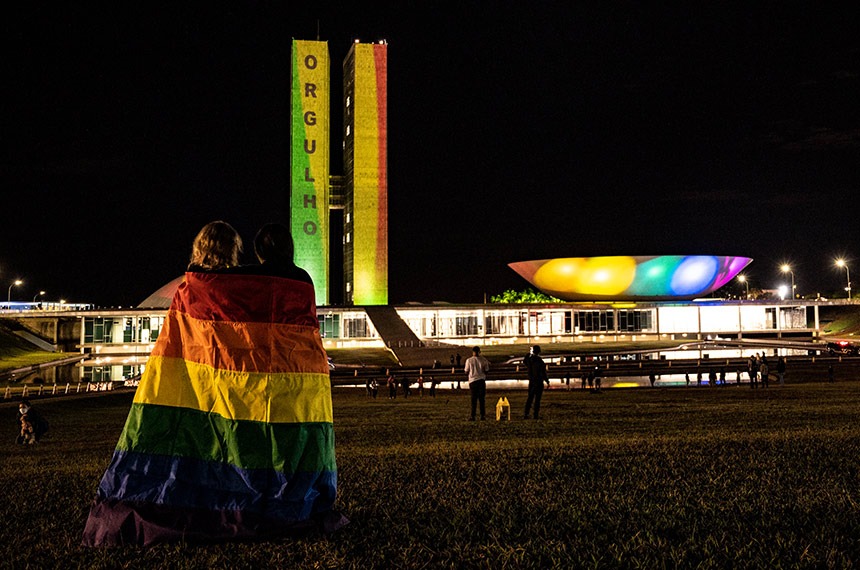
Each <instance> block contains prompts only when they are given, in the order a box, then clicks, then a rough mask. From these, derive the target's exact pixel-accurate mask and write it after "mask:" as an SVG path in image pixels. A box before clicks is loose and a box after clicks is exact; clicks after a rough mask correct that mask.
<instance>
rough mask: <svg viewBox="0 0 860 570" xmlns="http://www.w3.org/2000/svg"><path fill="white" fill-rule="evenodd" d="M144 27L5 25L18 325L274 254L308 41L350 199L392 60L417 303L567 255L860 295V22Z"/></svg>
mask: <svg viewBox="0 0 860 570" xmlns="http://www.w3.org/2000/svg"><path fill="white" fill-rule="evenodd" d="M118 4H119V3H99V4H95V3H84V2H73V3H68V4H58V5H50V6H49V5H48V4H46V3H33V2H24V3H18V4H16V5H14V6H13V7H12V8H8V7H7V8H6V9H5V10H6V12H7V13H6V14H4V18H3V20H2V24H0V25H2V32H3V33H2V40H0V41H2V45H3V54H4V56H3V63H2V69H3V79H4V81H3V91H2V97H3V102H2V106H0V117H2V124H0V135H2V145H0V184H2V188H3V198H4V204H3V209H2V217H0V244H2V245H0V284H2V288H0V291H2V290H3V289H5V288H7V287H8V286H9V284H10V283H11V282H12V281H13V280H14V279H16V278H21V279H24V280H25V285H24V286H23V287H20V288H13V294H12V298H13V300H14V299H18V300H29V299H32V297H33V296H34V295H35V294H36V293H38V291H39V290H46V291H47V294H46V296H45V297H46V298H47V299H52V300H53V299H59V298H63V299H66V300H69V301H73V302H88V303H94V304H96V305H99V306H105V307H110V306H129V305H136V304H137V303H139V302H140V301H141V300H143V299H144V298H145V297H146V296H148V295H149V293H150V292H152V291H154V290H155V289H157V288H158V287H160V286H161V285H163V284H164V283H166V282H167V281H169V280H170V279H172V278H173V277H175V276H177V275H179V274H180V273H181V272H182V271H183V270H184V268H185V265H186V264H187V260H188V255H189V253H190V246H191V241H192V240H193V238H194V236H195V234H196V233H197V231H198V230H199V229H200V227H201V226H202V225H204V224H205V223H206V222H208V221H211V220H214V219H224V220H226V221H228V222H230V223H232V224H233V225H234V226H235V227H236V228H237V229H238V230H239V231H240V232H241V233H242V235H243V237H244V238H245V240H246V243H247V244H249V245H250V242H251V240H252V238H253V235H254V232H255V231H256V229H257V227H259V226H260V225H261V224H263V223H265V222H269V221H278V220H280V221H287V220H288V211H287V208H288V200H287V192H288V185H289V153H288V141H289V123H288V113H289V90H288V89H289V78H290V69H289V66H290V42H291V39H292V38H297V39H310V40H312V39H317V35H319V39H321V40H326V41H328V42H329V52H330V56H331V64H332V65H331V67H332V77H331V79H332V98H331V99H332V125H333V127H334V128H333V131H334V132H333V133H332V146H333V148H332V153H331V156H332V168H333V173H335V174H340V173H341V172H342V170H341V163H340V148H341V145H340V142H341V138H340V136H339V133H340V120H341V119H340V108H339V105H340V98H341V91H340V89H341V62H342V60H343V58H344V56H345V55H346V53H347V50H348V48H349V44H350V43H351V42H352V40H353V39H354V38H360V39H361V40H362V41H366V42H370V41H375V40H377V39H380V38H384V39H386V40H387V41H388V44H389V47H388V50H389V51H388V56H389V69H388V77H389V83H388V86H389V92H388V97H389V109H388V111H389V192H390V193H389V204H390V208H389V217H390V222H389V224H390V225H389V240H390V242H389V248H390V255H389V290H390V295H389V300H390V302H391V303H403V302H407V301H419V302H431V301H450V302H467V303H473V302H474V303H480V302H483V300H484V296H485V294H486V295H487V296H489V295H493V294H498V293H500V292H502V291H504V290H505V289H508V288H515V289H525V288H526V287H527V286H528V283H527V282H526V281H524V280H523V279H522V278H520V277H519V276H518V275H517V274H515V273H514V272H513V271H512V270H511V269H510V268H508V267H507V263H509V262H511V261H520V260H527V259H543V258H549V257H566V256H596V255H613V254H624V255H657V254H717V255H743V256H749V257H752V258H753V259H754V261H753V263H752V265H751V266H750V267H749V268H748V270H747V272H746V273H747V274H748V275H749V278H750V284H751V286H752V287H764V288H774V287H776V286H777V285H778V284H779V283H784V282H786V280H785V278H784V277H783V276H782V275H781V274H780V272H779V265H780V264H781V263H783V262H789V263H791V264H792V267H793V268H794V272H795V278H796V284H797V290H798V292H799V293H809V292H815V291H820V292H822V293H824V294H827V295H829V294H831V293H833V292H835V291H838V292H839V294H841V295H844V291H842V289H841V288H842V287H844V286H845V271H844V269H843V270H840V269H838V268H836V267H834V264H833V260H834V259H835V258H837V257H840V256H844V257H845V258H847V259H849V260H850V261H849V264H850V267H851V269H852V272H853V271H856V275H857V277H856V280H857V282H858V283H860V235H858V234H860V225H858V214H860V202H858V199H857V191H858V189H860V105H858V101H860V98H858V95H860V75H858V74H860V21H858V19H857V17H856V13H855V11H854V10H848V9H846V10H845V11H840V9H839V8H837V7H834V6H830V7H826V8H824V7H820V5H818V4H814V3H808V4H806V3H792V4H791V6H790V7H784V6H782V4H781V3H772V4H770V3H768V4H763V5H759V4H758V3H738V4H737V5H732V6H723V5H721V4H722V3H712V4H709V5H699V4H700V3H678V5H676V6H674V7H665V6H664V5H663V4H662V3H661V4H660V7H655V6H647V5H643V3H629V4H628V3H615V2H612V3H607V2H601V3H597V2H595V3H575V4H576V5H575V6H568V4H574V3H567V2H555V3H545V2H529V3H524V2H523V3H516V8H504V7H500V6H504V5H505V4H510V5H513V4H514V3H493V5H492V7H491V6H489V5H485V4H483V3H468V2H466V3H460V4H457V6H459V7H458V8H457V9H456V10H452V9H451V8H450V6H448V5H445V4H439V3H434V4H433V6H434V7H433V8H432V9H431V8H425V7H419V8H415V7H414V6H410V3H402V2H401V3H398V4H394V6H396V7H394V8H387V7H386V3H384V2H374V3H371V5H372V6H374V7H373V8H372V9H370V10H369V11H366V12H365V13H362V12H361V10H359V9H358V8H355V7H354V6H355V5H359V4H361V3H360V2H358V3H352V4H353V7H350V8H348V9H347V10H345V11H343V10H340V11H339V10H333V9H326V8H321V7H319V6H321V4H317V3H310V2H308V3H304V4H305V5H306V7H300V6H301V4H302V3H299V2H290V3H289V4H286V3H237V6H241V7H238V8H233V9H226V8H216V7H211V6H209V5H207V4H204V3H201V4H199V5H196V6H192V4H191V3H176V4H180V5H178V6H174V5H172V4H173V3H164V4H163V5H159V6H158V7H154V6H153V5H145V4H146V3H122V5H118ZM344 4H348V3H344ZM688 4H689V5H688ZM287 6H290V7H291V9H288V8H287ZM452 6H453V4H452ZM248 249H249V248H246V250H248ZM248 253H249V252H248ZM245 261H248V262H250V261H251V256H250V255H246V259H245ZM853 275H854V273H852V277H853ZM737 290H738V291H740V290H741V289H740V288H738V289H737ZM855 290H860V286H858V287H855ZM4 292H6V291H4Z"/></svg>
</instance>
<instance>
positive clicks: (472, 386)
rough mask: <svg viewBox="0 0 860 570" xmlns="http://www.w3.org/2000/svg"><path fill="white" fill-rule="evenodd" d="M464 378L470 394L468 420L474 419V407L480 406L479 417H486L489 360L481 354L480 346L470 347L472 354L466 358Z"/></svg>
mask: <svg viewBox="0 0 860 570" xmlns="http://www.w3.org/2000/svg"><path fill="white" fill-rule="evenodd" d="M463 370H464V371H465V372H466V380H467V381H468V383H469V392H470V393H471V396H472V414H471V415H470V416H469V421H475V411H476V408H478V407H480V410H481V419H482V420H483V419H486V412H485V410H486V400H487V372H489V370H490V361H489V360H487V359H486V358H484V357H483V356H481V347H479V346H476V347H475V348H473V349H472V356H470V357H469V358H467V359H466V366H465V368H464V369H463Z"/></svg>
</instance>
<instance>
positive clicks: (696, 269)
mask: <svg viewBox="0 0 860 570" xmlns="http://www.w3.org/2000/svg"><path fill="white" fill-rule="evenodd" d="M751 261H752V259H750V258H749V257H736V256H720V255H656V256H655V255H650V256H632V257H631V256H621V255H617V256H608V257H558V258H555V259H538V260H532V261H517V262H514V263H509V264H508V267H510V268H511V269H513V270H514V271H516V272H517V273H519V274H520V275H521V276H522V277H523V278H525V279H526V280H527V281H528V282H529V283H531V284H532V285H534V286H535V287H537V288H538V289H539V290H540V291H542V292H544V293H546V294H547V295H552V296H553V297H558V298H559V299H563V300H565V301H668V300H683V299H693V298H695V297H703V296H706V295H709V294H710V293H713V292H714V291H716V290H717V289H719V288H720V287H722V286H723V285H725V284H726V283H728V282H729V281H731V280H732V279H734V277H735V275H737V274H738V273H740V271H741V270H742V269H743V268H744V267H746V266H747V265H749V263H750V262H751Z"/></svg>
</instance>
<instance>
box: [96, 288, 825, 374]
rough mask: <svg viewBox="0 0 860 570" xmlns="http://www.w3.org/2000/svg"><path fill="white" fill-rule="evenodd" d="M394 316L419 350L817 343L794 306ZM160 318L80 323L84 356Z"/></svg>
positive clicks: (364, 331)
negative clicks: (425, 346)
mask: <svg viewBox="0 0 860 570" xmlns="http://www.w3.org/2000/svg"><path fill="white" fill-rule="evenodd" d="M395 310H396V311H397V314H398V315H399V316H400V318H401V319H402V320H403V322H404V323H405V324H406V325H407V326H408V327H409V329H411V331H412V332H413V333H414V334H415V336H416V337H417V338H418V340H419V341H422V342H437V341H438V342H445V341H447V340H452V339H453V340H456V341H457V342H460V343H466V342H467V343H469V344H498V343H513V342H522V341H523V340H524V339H526V338H538V337H542V338H547V339H550V341H557V342H562V341H565V342H576V341H578V340H582V341H586V340H589V341H592V340H595V339H601V340H603V341H606V342H611V341H612V340H613V339H621V338H624V337H630V336H635V337H638V338H646V337H648V336H651V337H653V338H657V337H678V338H681V337H683V338H691V337H692V338H695V337H697V336H699V337H704V336H709V335H711V334H719V335H720V336H727V337H728V336H735V337H738V338H741V337H742V336H743V335H747V334H767V335H778V334H781V333H782V332H791V333H805V334H809V335H810V336H814V335H815V334H817V332H816V331H817V329H818V317H817V308H816V307H815V306H814V305H810V306H807V305H795V304H790V305H785V306H782V305H779V304H748V303H742V302H738V303H708V304H703V305H698V304H696V303H690V304H671V305H670V304H653V305H635V306H630V307H623V308H621V307H619V308H613V307H608V306H600V305H586V306H578V305H571V306H555V305H551V306H543V305H541V306H538V305H525V306H522V305H499V306H495V305H463V306H445V307H439V306H432V305H431V306H421V305H418V306H403V307H395ZM317 316H318V319H319V327H320V335H321V336H322V338H323V343H324V345H325V346H326V347H327V348H337V347H352V346H384V345H385V339H383V338H382V337H381V336H380V334H379V333H378V331H377V330H376V328H375V327H374V324H373V321H372V320H371V319H370V318H369V317H368V315H367V313H366V312H365V311H364V310H363V309H361V308H355V307H320V308H319V310H318V313H317ZM164 318H165V317H164V313H161V314H156V313H153V312H152V311H148V312H146V313H145V314H133V313H131V314H129V313H119V312H117V314H110V315H100V316H89V315H87V316H82V317H81V319H82V326H81V336H80V343H81V344H80V346H81V351H82V352H86V353H91V354H93V355H94V356H98V357H104V356H106V355H114V356H116V355H147V354H148V353H149V351H150V350H151V348H152V344H153V343H154V342H155V341H156V339H158V335H159V333H160V332H161V329H162V327H163V326H164ZM122 364H123V365H130V364H129V363H126V362H123V363H122ZM116 365H117V364H116V363H112V364H111V366H116ZM96 374H97V373H96ZM111 374H112V375H113V376H116V375H118V374H119V373H118V372H117V371H113V372H111ZM123 374H125V373H123Z"/></svg>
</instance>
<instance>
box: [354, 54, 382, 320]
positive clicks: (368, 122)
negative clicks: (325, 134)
mask: <svg viewBox="0 0 860 570" xmlns="http://www.w3.org/2000/svg"><path fill="white" fill-rule="evenodd" d="M343 76H344V81H343V141H344V145H343V168H344V194H345V198H346V200H345V205H344V212H343V220H344V225H343V231H344V250H343V258H344V263H343V265H344V268H343V273H344V300H345V301H346V304H348V305H387V304H388V45H387V44H386V43H385V42H379V43H373V44H362V43H358V42H356V43H354V44H353V45H352V48H351V49H350V50H349V53H348V54H347V56H346V59H345V60H344V62H343Z"/></svg>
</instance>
